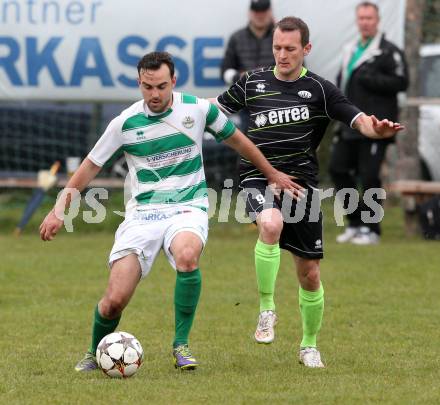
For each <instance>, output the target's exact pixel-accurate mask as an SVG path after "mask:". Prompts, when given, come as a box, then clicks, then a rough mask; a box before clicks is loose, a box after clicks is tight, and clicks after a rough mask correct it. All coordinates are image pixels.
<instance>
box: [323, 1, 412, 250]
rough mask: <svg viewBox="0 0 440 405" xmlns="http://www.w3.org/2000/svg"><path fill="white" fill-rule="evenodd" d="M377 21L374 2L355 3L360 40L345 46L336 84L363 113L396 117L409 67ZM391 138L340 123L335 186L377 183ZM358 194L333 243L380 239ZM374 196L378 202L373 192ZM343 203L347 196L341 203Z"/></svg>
mask: <svg viewBox="0 0 440 405" xmlns="http://www.w3.org/2000/svg"><path fill="white" fill-rule="evenodd" d="M379 21H380V18H379V9H378V7H377V5H376V4H374V3H371V2H369V1H364V2H362V3H360V4H358V6H357V7H356V23H357V26H358V29H359V33H360V38H356V40H355V41H353V42H351V43H349V44H347V45H346V46H345V47H344V48H343V52H342V58H343V59H342V67H341V70H340V72H339V74H338V78H337V85H338V86H339V88H340V89H341V90H342V91H343V92H344V93H345V95H346V96H347V97H348V99H349V100H350V101H351V102H352V103H354V104H355V105H357V106H358V107H359V108H360V109H361V110H362V111H364V112H365V113H366V114H374V115H376V116H377V118H378V119H379V120H381V119H383V118H388V119H389V120H391V121H397V120H398V104H397V93H398V92H400V91H404V90H406V88H407V87H408V70H407V65H406V61H405V58H404V55H403V52H402V51H401V50H400V49H399V48H397V46H396V45H394V44H393V43H391V42H389V41H387V40H386V39H385V35H384V34H383V33H382V32H380V31H379ZM390 142H393V138H389V139H385V140H377V139H368V138H366V137H364V136H362V135H361V134H360V133H359V131H358V130H356V129H353V128H350V127H349V126H347V125H343V124H342V125H341V126H340V127H339V130H338V131H336V134H335V137H334V139H333V147H332V153H331V158H330V174H331V176H332V179H333V182H334V184H335V187H336V189H337V190H340V189H343V188H354V189H356V188H357V181H359V182H360V185H361V187H362V190H363V192H365V191H366V190H368V189H370V188H379V187H381V181H380V177H379V176H380V167H381V165H382V162H383V160H384V158H385V151H386V147H387V145H388V144H389V143H390ZM362 197H363V195H361V196H360V203H359V204H358V206H357V208H356V210H355V211H354V212H353V213H351V214H349V215H347V217H348V226H347V228H346V229H345V231H344V233H342V234H340V235H338V237H337V238H336V240H337V242H339V243H346V242H351V243H354V244H358V245H368V244H374V243H378V242H379V239H380V234H381V230H380V224H379V223H374V224H368V223H363V221H362V219H361V212H362V211H371V209H369V208H368V207H367V206H366V205H365V204H364V202H363V198H362ZM373 198H374V200H375V201H376V202H378V203H379V200H378V199H377V195H374V197H373ZM347 204H348V201H347V200H346V201H345V202H344V206H345V207H346V205H347Z"/></svg>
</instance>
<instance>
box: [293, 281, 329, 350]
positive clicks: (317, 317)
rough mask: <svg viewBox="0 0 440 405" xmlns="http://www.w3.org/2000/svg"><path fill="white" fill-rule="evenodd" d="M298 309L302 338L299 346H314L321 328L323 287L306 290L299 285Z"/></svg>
mask: <svg viewBox="0 0 440 405" xmlns="http://www.w3.org/2000/svg"><path fill="white" fill-rule="evenodd" d="M299 309H300V311H301V318H302V326H303V338H302V341H301V347H316V336H317V335H318V332H319V329H321V323H322V316H323V314H324V288H323V287H322V284H321V285H320V287H319V290H316V291H307V290H304V289H302V288H301V286H300V287H299Z"/></svg>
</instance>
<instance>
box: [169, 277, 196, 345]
mask: <svg viewBox="0 0 440 405" xmlns="http://www.w3.org/2000/svg"><path fill="white" fill-rule="evenodd" d="M176 274H177V277H176V287H175V290H174V309H175V322H176V323H175V328H176V334H175V336H174V342H173V346H174V347H176V346H178V345H180V344H188V336H189V332H190V330H191V326H192V323H193V320H194V315H195V313H196V308H197V303H198V302H199V297H200V290H201V287H202V277H201V273H200V270H199V269H196V270H194V271H190V272H181V271H177V272H176Z"/></svg>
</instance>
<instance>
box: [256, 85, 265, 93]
mask: <svg viewBox="0 0 440 405" xmlns="http://www.w3.org/2000/svg"><path fill="white" fill-rule="evenodd" d="M255 91H256V92H257V93H265V92H266V85H265V84H264V83H258V84H257V88H256V89H255Z"/></svg>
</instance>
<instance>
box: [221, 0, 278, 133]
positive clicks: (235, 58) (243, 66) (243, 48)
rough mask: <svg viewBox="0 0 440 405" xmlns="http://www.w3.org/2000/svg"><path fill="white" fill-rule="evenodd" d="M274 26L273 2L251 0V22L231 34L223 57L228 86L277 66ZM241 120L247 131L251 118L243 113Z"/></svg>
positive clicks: (244, 130)
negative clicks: (256, 71) (247, 74)
mask: <svg viewBox="0 0 440 405" xmlns="http://www.w3.org/2000/svg"><path fill="white" fill-rule="evenodd" d="M273 26H274V20H273V15H272V9H271V5H270V0H252V1H251V2H250V9H249V23H248V25H247V26H246V27H244V28H242V29H240V30H238V31H236V32H234V33H233V34H232V36H231V38H230V39H229V42H228V45H227V48H226V52H225V56H224V58H223V62H222V67H221V73H222V78H223V80H224V81H225V83H226V84H227V85H228V86H230V85H232V84H233V83H235V82H236V81H237V80H238V79H239V78H240V76H241V75H242V74H243V73H244V72H246V71H248V70H253V69H256V68H259V67H263V66H273V65H274V64H275V60H274V58H273V53H272V31H273ZM240 118H241V120H242V125H241V129H242V131H243V132H246V130H247V121H248V118H247V117H246V114H241V115H240ZM243 121H244V122H243Z"/></svg>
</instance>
